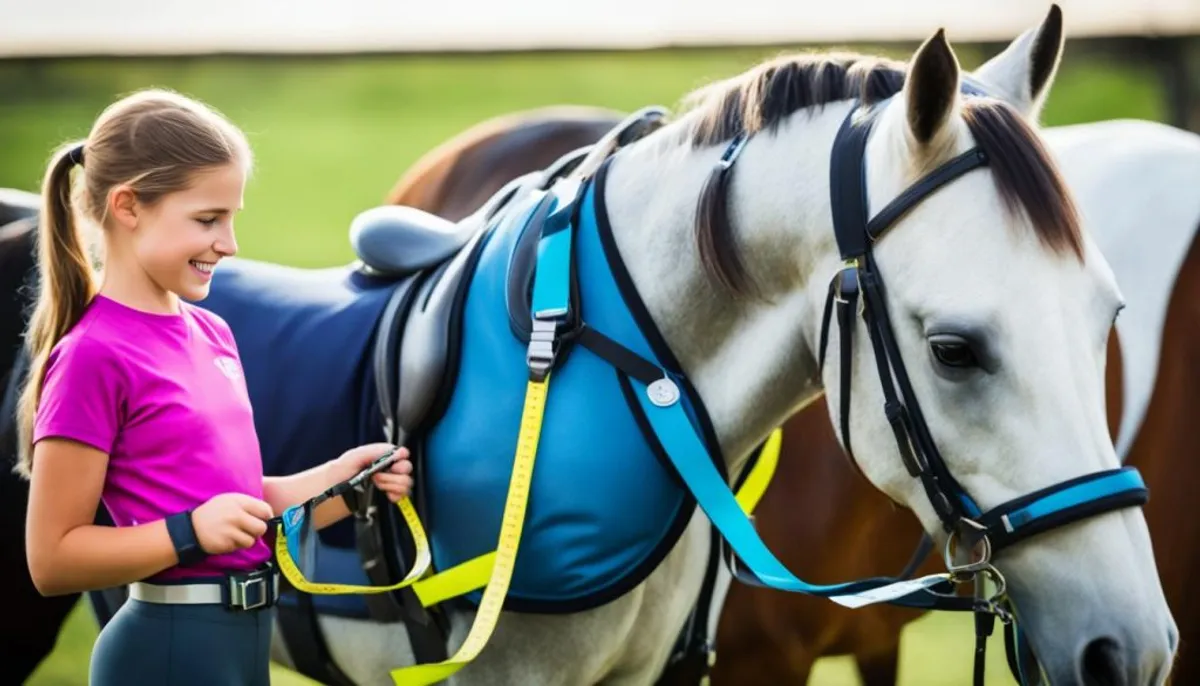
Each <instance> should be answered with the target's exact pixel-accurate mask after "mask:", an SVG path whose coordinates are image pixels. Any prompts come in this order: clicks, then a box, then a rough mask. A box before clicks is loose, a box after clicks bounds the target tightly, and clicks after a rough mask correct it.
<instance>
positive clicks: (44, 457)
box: [25, 438, 178, 596]
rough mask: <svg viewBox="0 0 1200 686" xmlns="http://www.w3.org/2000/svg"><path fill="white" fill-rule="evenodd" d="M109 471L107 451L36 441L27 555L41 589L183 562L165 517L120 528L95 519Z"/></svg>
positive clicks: (89, 584)
mask: <svg viewBox="0 0 1200 686" xmlns="http://www.w3.org/2000/svg"><path fill="white" fill-rule="evenodd" d="M107 469H108V455H107V454H106V453H104V452H102V451H101V450H98V449H96V448H93V447H91V446H88V445H85V444H83V443H78V442H75V441H71V440H66V439H58V438H54V439H45V440H42V441H39V442H38V443H37V446H36V447H35V449H34V458H33V473H32V478H31V481H30V489H29V509H28V518H27V521H26V525H25V555H26V557H27V558H28V561H29V572H30V575H31V576H32V577H33V585H34V586H36V587H37V590H38V592H39V593H41V594H42V595H44V596H55V595H65V594H68V593H79V592H83V591H90V590H94V589H98V588H108V587H110V586H120V585H123V584H128V583H131V582H134V581H137V580H139V579H144V578H146V577H148V576H151V575H153V574H157V573H158V572H161V571H162V570H164V569H167V568H168V567H171V566H173V565H174V564H175V563H176V562H177V561H178V558H177V557H176V555H175V546H174V544H172V542H171V537H170V536H169V535H168V534H167V526H166V523H165V522H164V521H162V520H160V521H157V522H148V523H146V524H140V525H138V526H130V527H122V528H116V527H110V526H97V525H95V524H93V522H94V521H95V518H96V509H97V507H98V506H99V504H100V492H101V489H102V488H103V486H104V475H105V472H106V471H107Z"/></svg>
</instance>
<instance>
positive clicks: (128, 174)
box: [19, 90, 412, 686]
mask: <svg viewBox="0 0 1200 686" xmlns="http://www.w3.org/2000/svg"><path fill="white" fill-rule="evenodd" d="M77 166H78V167H81V168H82V174H81V178H80V179H79V180H78V181H76V182H75V183H74V184H72V181H71V174H72V170H73V169H74V168H75V167H77ZM250 167H251V154H250V148H249V145H248V143H247V142H246V139H245V137H244V136H243V135H242V133H241V132H240V131H239V130H238V129H237V128H236V127H234V126H233V125H232V124H231V123H229V122H228V121H227V120H225V119H224V118H223V117H221V116H220V115H219V114H217V113H216V112H214V111H212V110H210V109H208V108H207V107H205V106H203V105H202V104H200V103H197V102H194V101H192V100H189V99H187V98H184V97H181V96H179V95H177V94H175V93H171V92H166V91H160V90H149V91H143V92H139V93H136V94H134V95H132V96H130V97H127V98H125V99H123V100H121V101H119V102H117V103H115V104H113V105H111V106H110V107H108V109H106V110H105V111H104V112H103V113H102V114H101V115H100V117H99V119H98V120H97V121H96V123H95V125H94V126H93V128H92V131H91V133H90V134H89V135H88V137H87V140H85V141H84V142H82V143H79V144H76V145H69V146H65V147H63V148H62V149H60V150H58V151H57V152H56V153H55V155H54V156H53V158H52V160H51V162H50V165H49V169H48V170H47V172H46V176H45V181H44V183H43V188H42V194H43V211H42V215H41V228H40V234H39V240H38V243H39V246H38V259H39V262H40V275H41V287H40V293H39V296H38V299H37V303H36V306H35V308H34V311H33V316H32V319H31V321H30V325H29V331H28V334H27V337H26V344H27V346H28V349H29V353H30V359H31V360H32V365H31V372H30V377H29V381H28V383H27V385H26V386H25V388H24V389H23V391H22V394H21V397H20V401H19V426H20V434H21V443H20V445H21V453H20V468H21V471H22V473H23V474H25V475H26V476H28V477H29V478H30V479H31V482H30V498H29V518H28V530H27V540H26V553H27V557H28V561H29V570H30V573H31V575H32V577H33V582H34V584H35V585H36V586H37V588H38V590H39V592H41V593H42V594H43V595H58V594H65V593H77V592H81V591H87V590H92V589H100V588H106V587H112V586H117V585H123V584H132V585H131V587H130V600H129V601H128V602H126V603H125V605H123V606H122V608H121V610H120V611H119V612H118V613H117V614H116V616H115V617H114V618H113V620H112V622H111V623H109V624H108V625H107V626H106V627H105V629H104V630H103V631H102V632H101V633H100V637H99V638H98V639H97V641H96V645H95V648H94V650H93V653H92V662H91V677H90V683H91V684H93V686H106V685H107V684H117V683H129V680H130V678H131V676H132V675H137V676H136V678H137V680H138V681H139V682H141V683H154V684H205V685H212V684H222V685H223V686H224V685H233V684H256V685H257V684H262V685H263V686H266V684H268V683H269V675H268V649H269V645H270V634H271V624H270V621H271V620H270V617H271V613H269V612H264V611H263V610H264V609H266V608H267V607H270V606H271V605H272V604H273V603H274V598H275V594H276V589H277V588H278V571H277V570H275V569H274V568H273V567H272V566H271V564H270V558H271V552H270V549H269V548H268V545H267V543H266V542H264V541H263V540H262V537H263V535H264V534H265V533H266V531H267V524H266V520H267V519H269V518H271V517H272V516H273V515H274V514H275V513H277V512H282V511H283V510H284V509H285V508H287V507H289V506H291V505H295V504H298V503H301V502H303V501H304V500H306V499H308V498H310V497H312V496H315V495H316V494H317V493H319V492H320V491H323V490H324V489H326V488H328V487H329V486H331V485H333V484H335V483H338V482H340V481H343V480H345V479H348V478H349V477H351V476H353V475H354V474H356V473H357V472H358V471H360V470H361V469H363V468H365V467H366V466H367V465H369V464H370V463H371V462H372V461H374V460H375V459H376V458H378V457H379V456H381V455H382V454H383V453H384V452H385V451H387V450H389V449H390V448H391V446H388V445H386V444H372V445H366V446H361V447H359V448H355V449H353V450H350V451H347V452H346V453H345V454H343V455H342V456H340V457H338V458H337V459H334V460H331V461H330V462H327V463H325V464H323V465H321V466H318V467H314V468H313V469H311V470H309V471H307V472H303V473H300V474H295V475H292V476H288V477H274V478H263V473H262V464H261V462H260V457H259V446H258V439H257V437H256V436H255V432H254V422H253V417H252V414H251V407H250V401H249V396H248V395H247V391H246V385H245V381H244V379H243V378H242V375H241V365H240V362H239V357H238V352H237V348H236V346H235V345H234V339H233V335H232V333H231V332H230V330H229V327H228V326H227V325H226V323H225V322H224V321H223V320H222V319H220V318H219V317H218V316H216V315H214V314H212V313H211V312H208V311H207V310H204V309H202V308H200V307H197V306H194V305H191V304H189V303H188V302H185V301H184V300H185V299H186V300H191V301H196V300H202V299H203V298H204V297H205V296H206V295H207V294H208V289H209V283H210V281H211V279H212V271H213V269H214V268H215V267H216V266H217V263H218V262H220V261H221V259H223V258H225V257H228V256H231V255H233V254H235V253H236V252H237V244H236V243H235V241H234V236H233V216H234V213H235V212H236V211H238V210H239V209H241V206H242V191H243V187H244V185H245V181H246V177H247V174H248V173H249V170H250ZM73 186H74V188H73ZM73 190H74V191H75V192H74V193H73V192H72V191H73ZM75 211H78V212H79V214H80V215H82V216H83V217H86V218H87V219H90V220H92V221H93V222H94V223H95V224H96V225H97V226H99V228H100V229H101V230H102V235H103V238H104V242H103V248H104V252H103V255H104V263H105V265H104V269H103V275H102V277H100V276H98V275H96V274H95V273H94V272H93V269H92V263H91V259H90V253H89V250H88V249H86V247H85V244H84V240H83V237H82V236H83V234H82V232H81V230H80V226H79V225H78V224H77V222H76V218H75ZM398 454H399V455H400V456H401V458H407V453H406V452H405V451H403V450H401V451H400V452H399V453H398ZM410 471H411V465H410V464H409V462H408V460H407V459H400V460H398V461H397V462H396V463H395V464H393V466H392V467H391V468H390V470H388V471H386V472H381V473H379V474H376V475H375V476H374V483H375V484H376V485H377V486H378V487H379V488H380V489H381V490H383V491H385V492H386V493H387V495H388V497H389V499H390V500H392V501H393V502H394V501H397V500H399V499H400V498H402V497H404V496H405V495H406V494H407V493H408V491H409V489H410V488H411V485H412V480H411V477H410V476H409V472H410ZM99 502H102V503H104V506H105V507H106V508H107V510H108V512H109V514H110V515H111V516H112V519H113V521H114V522H115V523H116V525H117V526H116V527H115V528H113V527H101V526H94V525H93V520H94V516H95V513H96V508H97V505H98V503H99ZM348 514H349V511H348V509H347V507H346V505H345V503H344V501H342V499H340V498H337V499H333V500H330V501H327V502H326V503H323V504H322V505H320V506H319V507H318V508H317V509H316V511H315V512H314V524H315V525H316V526H317V527H321V526H327V525H328V524H330V523H332V522H334V521H337V520H338V519H340V518H342V517H345V516H347V515H348Z"/></svg>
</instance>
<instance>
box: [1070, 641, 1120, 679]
mask: <svg viewBox="0 0 1200 686" xmlns="http://www.w3.org/2000/svg"><path fill="white" fill-rule="evenodd" d="M1080 668H1081V671H1082V672H1083V683H1084V684H1087V685H1088V686H1121V685H1122V684H1124V683H1125V660H1124V657H1123V655H1122V654H1121V648H1120V646H1118V645H1117V642H1116V641H1115V640H1113V639H1111V638H1098V639H1096V640H1094V641H1092V642H1091V643H1089V644H1087V647H1085V648H1084V649H1083V656H1082V658H1081V663H1080Z"/></svg>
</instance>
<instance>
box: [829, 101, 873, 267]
mask: <svg viewBox="0 0 1200 686" xmlns="http://www.w3.org/2000/svg"><path fill="white" fill-rule="evenodd" d="M857 111H858V105H857V103H855V106H854V107H852V108H851V110H850V114H848V115H847V116H846V118H845V119H843V120H842V125H841V127H840V128H839V129H838V132H837V136H836V137H835V138H834V140H833V156H832V157H831V158H830V161H829V195H830V201H831V202H832V207H833V234H834V237H835V238H836V239H837V244H838V250H839V251H840V252H841V255H842V259H843V260H849V259H853V258H856V257H860V256H862V255H863V254H864V253H865V252H866V251H867V247H868V240H867V232H866V226H867V220H868V214H867V213H868V209H869V208H868V205H867V184H866V181H865V179H864V177H863V174H864V172H865V170H864V166H863V161H864V159H863V156H864V154H865V153H866V149H867V137H868V136H870V134H871V126H872V125H873V124H874V122H875V117H874V116H871V115H868V116H865V117H863V118H861V119H859V118H856V117H855V116H854V113H855V112H857Z"/></svg>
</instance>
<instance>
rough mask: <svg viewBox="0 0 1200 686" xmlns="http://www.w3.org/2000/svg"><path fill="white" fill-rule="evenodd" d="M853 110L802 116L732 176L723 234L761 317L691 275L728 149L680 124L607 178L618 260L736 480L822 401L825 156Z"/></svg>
mask: <svg viewBox="0 0 1200 686" xmlns="http://www.w3.org/2000/svg"><path fill="white" fill-rule="evenodd" d="M848 106H849V105H848V104H844V105H843V104H842V103H835V104H833V105H830V106H828V107H826V109H825V111H824V113H823V114H820V115H818V116H816V117H814V118H812V119H811V120H810V119H809V118H808V116H807V115H803V114H801V115H797V116H795V117H793V121H792V122H791V123H790V124H788V125H785V126H783V127H781V128H780V130H779V132H778V134H777V137H772V136H771V135H770V134H768V133H765V132H764V133H760V134H758V135H757V136H756V137H754V138H752V139H751V140H750V143H749V144H748V145H747V147H746V149H745V150H744V151H743V153H742V156H741V157H740V158H739V159H738V160H737V162H736V164H735V165H734V167H733V170H732V172H733V177H732V179H731V183H730V185H729V191H728V192H729V196H728V207H729V212H730V220H731V224H732V226H733V230H734V234H735V235H736V242H737V244H738V247H739V250H740V252H741V255H742V257H743V262H744V264H745V265H746V266H747V268H748V271H749V272H750V274H751V275H752V277H753V278H754V280H755V281H756V282H757V283H758V284H759V286H760V288H761V290H762V292H763V293H764V294H765V295H766V296H767V297H768V298H769V299H770V302H769V303H762V302H754V301H745V300H736V299H734V298H732V297H731V296H729V295H727V294H725V293H723V292H722V291H721V290H720V289H719V288H717V287H715V286H714V285H713V284H712V282H711V281H710V279H709V277H708V276H707V275H706V274H705V272H704V270H703V267H702V265H701V262H700V256H699V251H698V249H697V247H696V239H695V233H694V229H693V226H694V218H695V215H696V206H697V200H698V198H699V197H700V194H701V190H702V188H703V186H704V183H705V180H706V179H707V178H708V175H709V173H710V172H711V171H712V169H713V165H714V163H715V162H716V161H717V159H718V158H719V157H720V155H721V153H722V152H723V146H717V147H715V148H709V149H699V150H692V149H691V148H690V146H689V145H688V144H686V143H683V144H676V143H675V142H676V141H680V140H682V139H681V138H680V137H679V136H680V133H681V132H680V131H679V128H680V127H681V126H683V125H684V124H685V122H686V121H687V120H686V119H684V120H682V121H681V122H679V123H676V124H674V125H672V126H670V127H667V128H665V129H663V130H661V131H659V132H658V133H656V134H654V135H653V136H651V137H650V138H648V139H646V140H645V141H643V142H642V143H641V144H638V145H636V146H634V147H631V148H629V149H626V150H625V151H623V152H622V154H621V155H619V156H618V157H617V158H616V159H614V160H613V164H612V167H611V169H610V170H609V173H608V177H607V180H606V194H605V195H606V197H605V201H606V205H607V208H608V214H609V220H610V223H611V225H612V230H613V234H614V237H615V240H616V243H617V246H618V248H619V250H620V253H621V258H622V259H623V260H624V262H625V264H626V266H627V268H628V270H629V273H630V276H631V278H632V279H633V282H634V285H635V286H636V287H637V290H638V292H639V293H640V294H641V297H642V299H643V300H644V301H645V303H646V307H647V308H648V310H649V312H650V315H651V316H652V317H653V319H654V321H655V323H656V324H657V325H658V327H659V330H660V331H661V332H662V334H663V336H664V338H665V339H666V341H667V343H668V344H669V345H670V347H671V349H672V350H673V351H674V353H675V355H676V357H677V358H678V359H679V362H680V364H681V365H682V366H683V368H684V370H685V371H686V372H687V374H688V376H689V378H690V380H691V382H692V384H693V385H694V386H695V387H696V390H697V391H698V392H699V394H700V396H701V398H702V399H703V400H704V403H705V405H706V406H707V408H708V411H709V415H710V416H711V418H712V421H713V428H714V429H715V430H716V433H717V437H718V439H719V440H720V442H721V446H722V449H723V451H724V453H725V457H726V460H728V461H729V464H728V465H727V466H728V467H729V473H730V476H731V478H736V475H737V474H738V472H739V471H740V468H741V465H742V464H743V462H744V458H745V457H746V456H747V455H748V454H749V452H750V451H752V450H753V449H754V447H755V446H756V444H757V443H758V442H759V441H761V440H762V439H763V438H764V437H765V436H766V435H767V434H768V433H769V432H770V431H771V429H773V428H774V427H776V426H779V425H780V424H781V423H782V422H783V421H784V420H785V419H786V418H787V417H788V416H790V415H791V414H792V413H793V412H795V411H796V410H798V409H799V408H800V407H801V406H802V405H803V404H805V403H807V402H809V401H811V400H812V399H814V398H816V397H818V396H819V394H820V391H821V382H820V378H819V374H818V365H817V360H816V354H815V352H816V339H817V334H818V331H819V329H820V316H821V309H822V306H823V304H824V293H825V291H826V288H827V286H828V282H829V277H831V276H832V271H831V270H832V269H834V268H836V265H837V263H838V258H837V251H836V243H835V241H834V238H833V235H832V229H831V225H830V219H829V200H828V197H829V185H828V175H829V161H828V159H829V158H828V152H829V150H830V147H831V144H832V140H833V137H834V135H835V134H836V131H837V127H838V125H839V123H840V121H841V119H842V117H843V116H844V114H845V112H846V110H847V108H848ZM772 138H775V140H772ZM810 277H811V278H810Z"/></svg>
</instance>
